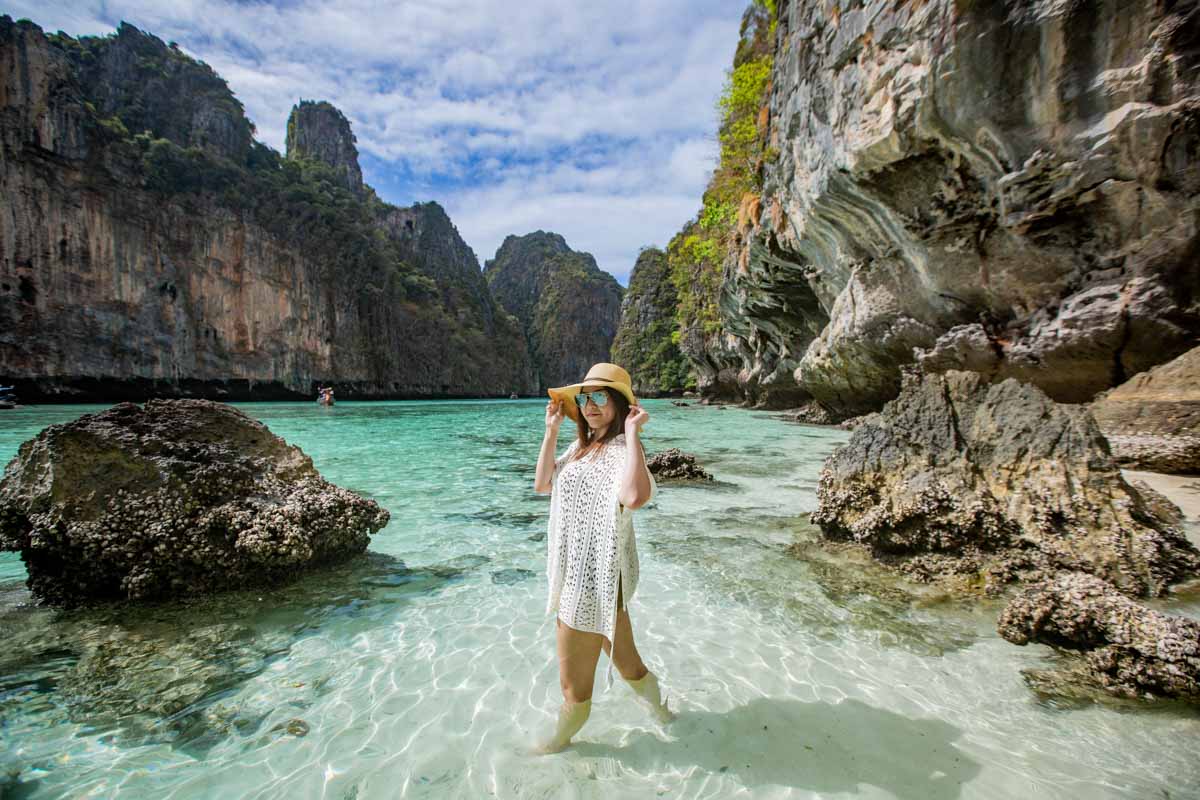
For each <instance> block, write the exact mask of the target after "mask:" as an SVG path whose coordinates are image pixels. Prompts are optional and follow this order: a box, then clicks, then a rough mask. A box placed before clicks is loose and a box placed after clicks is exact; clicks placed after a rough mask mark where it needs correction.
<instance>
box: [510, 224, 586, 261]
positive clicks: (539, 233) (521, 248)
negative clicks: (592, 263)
mask: <svg viewBox="0 0 1200 800" xmlns="http://www.w3.org/2000/svg"><path fill="white" fill-rule="evenodd" d="M536 250H549V251H551V252H555V253H572V252H574V251H573V250H571V248H570V246H569V245H568V244H567V240H566V239H564V238H563V236H562V234H560V233H554V232H552V231H543V230H536V231H534V232H533V233H527V234H525V235H524V236H516V235H514V234H509V235H508V236H505V237H504V241H503V242H502V243H501V245H500V249H498V250H497V251H496V257H495V259H492V260H489V261H488V264H491V263H492V261H497V262H501V261H504V260H505V259H508V258H511V257H512V256H513V254H514V253H515V252H531V251H536ZM583 255H587V254H586V253H585V254H583Z"/></svg>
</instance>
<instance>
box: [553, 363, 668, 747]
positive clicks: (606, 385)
mask: <svg viewBox="0 0 1200 800" xmlns="http://www.w3.org/2000/svg"><path fill="white" fill-rule="evenodd" d="M549 392H550V402H549V403H547V404H546V435H545V438H544V439H543V440H542V450H541V453H540V455H539V456H538V464H537V475H536V476H535V477H534V483H533V488H534V490H535V491H537V492H541V493H543V494H544V493H546V492H550V493H551V497H550V523H549V531H548V534H547V556H548V569H547V572H548V574H549V578H550V597H549V602H548V603H547V607H546V610H547V612H549V611H553V610H555V609H557V612H558V614H557V620H556V625H557V637H556V638H557V647H558V675H559V683H560V684H561V686H562V692H563V705H562V707H561V708H560V709H559V713H558V723H557V727H556V729H555V731H554V733H553V735H551V736H550V737H549V738H548V739H546V740H544V741H542V742H540V743H539V744H538V746H537V748H536V749H537V750H538V751H539V752H543V753H553V752H557V751H559V750H562V749H563V748H564V747H566V746H567V745H568V744H569V743H570V741H571V737H572V736H573V735H575V733H577V732H578V731H579V729H580V728H582V727H583V723H584V722H586V721H587V718H588V715H589V714H590V713H591V708H592V684H593V682H594V680H595V674H596V663H597V661H599V659H600V650H601V649H603V650H604V652H605V653H607V654H608V657H609V667H608V674H607V680H608V685H609V686H611V685H612V667H613V665H614V664H615V665H616V667H617V669H618V670H619V671H620V673H621V677H622V678H624V679H625V680H626V682H628V683H629V685H630V686H631V687H633V690H634V692H636V693H637V695H638V698H639V701H640V702H642V703H643V704H644V705H646V706H647V707H648V708H649V709H650V710H651V711H652V712H653V713H654V715H655V716H656V717H657V718H658V719H659V720H660V721H663V722H667V721H670V719H672V718H673V716H674V715H673V714H672V713H671V711H670V710H669V709H668V708H667V704H666V703H665V702H663V700H662V697H661V693H660V690H659V687H658V679H657V678H656V677H655V676H654V673H652V672H650V671H649V670H648V669H646V665H645V664H644V663H642V658H641V656H640V655H639V654H638V650H637V646H636V645H635V644H634V642H633V627H632V625H631V623H630V620H629V611H628V610H627V608H626V607H625V604H626V601H627V600H628V599H629V598H630V597H632V596H633V593H634V591H635V590H636V589H637V580H638V561H637V547H636V543H635V541H634V538H633V511H634V509H637V508H640V507H641V506H642V505H644V504H645V503H647V502H648V501H649V500H650V499H651V498H652V497H653V496H654V491H655V488H656V487H655V483H654V478H653V476H651V475H650V470H648V469H647V468H646V458H645V451H644V450H643V448H642V445H641V441H640V439H639V434H640V430H641V427H642V425H644V424H645V423H646V420H647V419H649V417H650V415H649V414H647V413H646V411H645V409H643V408H642V407H641V406H639V405H637V400H636V398H634V396H633V390H632V388H631V387H630V383H629V373H627V372H626V371H625V370H623V369H621V368H620V367H618V366H617V365H616V364H606V363H601V364H596V365H594V366H593V367H592V368H591V369H590V370H588V374H587V376H586V377H585V378H584V379H583V381H582V382H581V383H576V384H572V385H570V386H562V387H559V388H557V389H550V390H549ZM564 415H565V416H569V417H571V418H572V419H573V420H574V421H575V424H576V427H577V436H576V438H575V441H573V442H571V445H570V446H569V447H568V448H567V450H566V452H564V453H563V455H562V456H560V457H559V458H558V459H557V460H556V459H555V458H554V446H555V443H556V442H557V440H558V430H559V426H560V425H561V424H562V421H563V417H564Z"/></svg>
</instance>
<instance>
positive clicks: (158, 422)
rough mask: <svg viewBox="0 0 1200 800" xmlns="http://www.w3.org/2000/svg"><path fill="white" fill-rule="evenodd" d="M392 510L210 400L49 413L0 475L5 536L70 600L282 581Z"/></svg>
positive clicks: (37, 591)
mask: <svg viewBox="0 0 1200 800" xmlns="http://www.w3.org/2000/svg"><path fill="white" fill-rule="evenodd" d="M388 516H389V515H388V512H387V511H386V510H384V509H383V508H381V507H380V506H379V505H378V504H377V503H375V502H374V501H372V500H365V499H363V498H362V497H359V496H358V495H356V494H354V493H353V492H350V491H347V490H345V489H341V488H339V487H337V486H334V485H333V484H331V483H329V482H328V481H325V480H324V479H323V478H321V476H320V475H319V474H318V473H317V471H316V469H315V468H314V467H313V464H312V459H310V458H309V457H308V456H306V455H304V453H303V452H301V451H300V449H299V448H297V447H293V446H289V445H288V444H287V443H286V442H284V441H283V440H282V439H280V438H279V437H278V436H275V435H274V434H272V433H271V432H270V431H269V430H267V428H266V426H264V425H262V424H261V423H259V422H256V421H255V420H252V419H250V418H249V417H247V416H246V415H245V414H242V413H241V412H240V411H237V410H236V409H234V408H232V407H230V406H226V405H223V404H220V403H213V402H210V401H207V400H151V401H149V402H147V403H146V405H145V407H144V408H141V407H138V406H136V405H134V404H132V403H122V404H120V405H117V406H114V407H113V408H111V409H109V410H108V411H104V412H102V413H99V414H88V415H86V416H83V417H80V418H79V419H77V420H75V421H74V422H71V423H67V424H65V425H52V426H50V427H49V428H46V429H45V430H44V431H42V432H41V433H40V434H39V435H38V436H37V437H36V438H35V439H32V440H30V441H28V442H26V443H25V444H23V445H21V449H20V451H19V453H18V455H17V457H16V458H15V459H13V461H12V462H11V463H10V464H9V465H8V468H7V469H6V470H5V475H4V480H3V483H0V549H3V550H16V551H20V553H21V558H22V560H24V562H25V565H26V567H27V569H28V571H29V581H28V582H29V588H30V591H31V592H32V593H33V595H34V597H36V598H38V599H39V600H42V601H46V602H49V603H53V604H63V605H78V604H82V603H86V602H88V601H92V600H110V599H130V600H148V599H155V598H168V597H179V596H184V595H193V594H203V593H208V592H213V591H218V590H221V589H231V588H239V587H250V586H261V585H268V584H271V583H276V582H279V581H282V580H285V579H287V578H290V577H293V576H294V575H295V574H297V573H298V572H299V571H302V570H304V569H307V568H311V567H316V566H321V565H326V564H331V563H336V562H338V561H341V560H344V559H345V558H347V557H349V556H352V555H354V554H356V553H361V552H363V551H364V550H365V549H366V547H367V543H368V541H369V539H370V535H371V534H372V533H375V532H377V531H378V530H380V529H381V528H382V527H383V526H384V525H386V524H387V522H388Z"/></svg>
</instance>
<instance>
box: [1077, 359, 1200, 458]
mask: <svg viewBox="0 0 1200 800" xmlns="http://www.w3.org/2000/svg"><path fill="white" fill-rule="evenodd" d="M1092 414H1093V415H1094V416H1095V417H1096V422H1097V423H1099V424H1100V429H1101V430H1102V431H1104V435H1105V436H1106V437H1108V443H1109V446H1110V447H1111V448H1112V452H1113V456H1114V457H1115V458H1116V459H1117V461H1118V462H1119V463H1121V464H1124V465H1127V466H1130V467H1135V468H1137V469H1146V470H1151V471H1153V472H1178V473H1188V474H1193V473H1200V347H1195V348H1192V349H1191V350H1189V351H1187V352H1186V353H1184V354H1183V355H1181V356H1179V357H1178V358H1176V359H1174V360H1172V361H1169V362H1167V363H1166V364H1160V365H1159V366H1157V367H1154V368H1153V369H1151V370H1148V371H1146V372H1142V373H1139V374H1137V375H1135V376H1133V377H1132V378H1130V379H1129V380H1128V381H1126V382H1125V383H1123V384H1121V385H1120V386H1118V387H1117V388H1115V389H1112V390H1111V391H1109V392H1105V393H1104V394H1102V395H1101V396H1100V397H1098V398H1096V400H1095V402H1093V403H1092Z"/></svg>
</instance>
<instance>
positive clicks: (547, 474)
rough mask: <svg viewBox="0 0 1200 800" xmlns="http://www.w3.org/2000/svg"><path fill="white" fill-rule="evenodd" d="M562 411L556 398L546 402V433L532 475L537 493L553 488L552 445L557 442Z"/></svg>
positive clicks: (545, 492)
mask: <svg viewBox="0 0 1200 800" xmlns="http://www.w3.org/2000/svg"><path fill="white" fill-rule="evenodd" d="M562 421H563V412H562V409H561V408H560V407H559V404H558V401H557V400H552V401H551V402H549V403H547V404H546V435H545V436H544V437H542V450H541V452H540V453H538V463H537V473H536V474H535V475H534V476H533V490H534V491H535V492H537V493H538V494H549V493H550V490H551V489H552V488H554V483H553V480H552V479H553V477H554V445H556V444H557V443H558V428H559V426H560V425H562Z"/></svg>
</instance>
